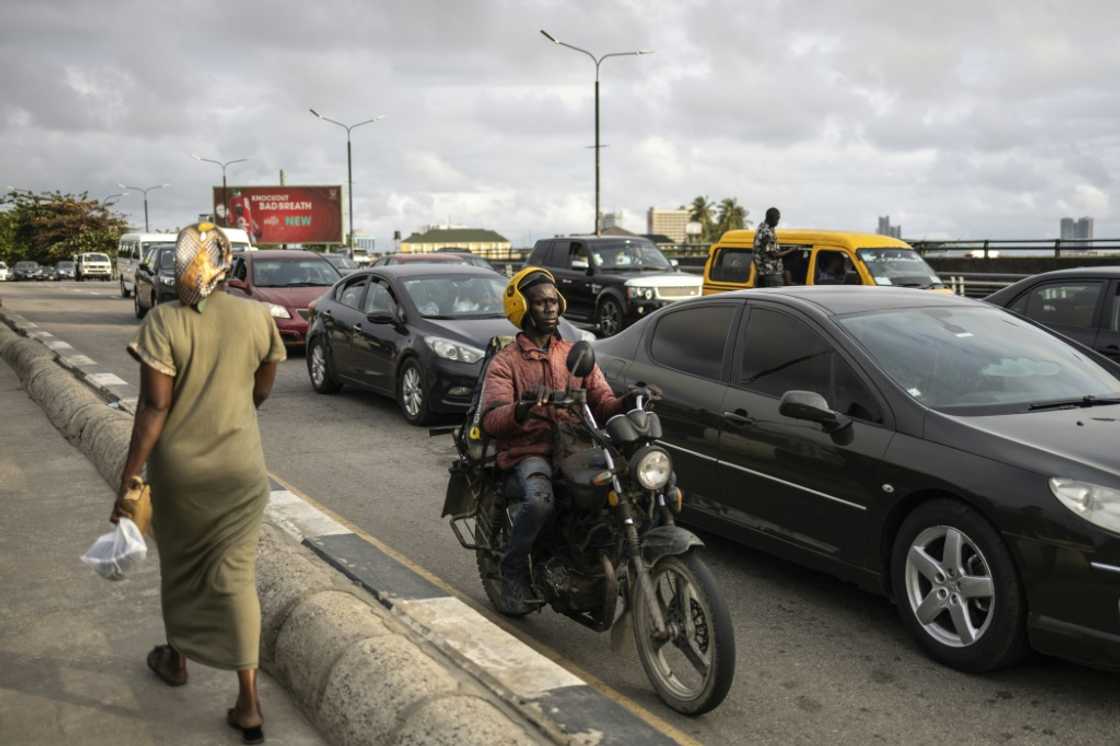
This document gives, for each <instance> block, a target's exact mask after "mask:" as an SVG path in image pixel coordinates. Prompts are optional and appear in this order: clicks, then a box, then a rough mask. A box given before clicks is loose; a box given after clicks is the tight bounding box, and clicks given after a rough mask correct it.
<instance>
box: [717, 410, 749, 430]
mask: <svg viewBox="0 0 1120 746" xmlns="http://www.w3.org/2000/svg"><path fill="white" fill-rule="evenodd" d="M723 419H725V420H727V421H728V422H730V423H731V424H732V425H736V426H737V427H746V426H747V425H751V424H754V420H753V419H752V418H751V416H750V415H748V414H747V410H745V409H736V410H735V411H734V412H724V413H723Z"/></svg>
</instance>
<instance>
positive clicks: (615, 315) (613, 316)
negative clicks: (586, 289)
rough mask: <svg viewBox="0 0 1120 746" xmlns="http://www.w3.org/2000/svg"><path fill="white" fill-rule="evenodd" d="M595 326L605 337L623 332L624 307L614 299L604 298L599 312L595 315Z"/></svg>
mask: <svg viewBox="0 0 1120 746" xmlns="http://www.w3.org/2000/svg"><path fill="white" fill-rule="evenodd" d="M595 326H597V327H598V328H599V333H600V334H601V335H603V336H604V337H610V336H613V335H615V334H618V333H619V332H620V331H622V307H621V306H619V305H618V301H616V300H615V299H613V298H604V299H603V300H602V301H600V303H599V311H598V313H596V315H595Z"/></svg>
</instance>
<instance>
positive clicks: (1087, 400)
mask: <svg viewBox="0 0 1120 746" xmlns="http://www.w3.org/2000/svg"><path fill="white" fill-rule="evenodd" d="M1109 404H1120V399H1118V398H1111V397H1107V396H1093V395H1092V394H1088V395H1086V396H1083V397H1081V398H1080V399H1059V400H1057V401H1047V402H1038V403H1037V404H1032V405H1030V406H1029V407H1028V408H1027V409H1028V411H1031V412H1035V411H1038V410H1040V409H1061V408H1062V407H1101V406H1106V405H1109Z"/></svg>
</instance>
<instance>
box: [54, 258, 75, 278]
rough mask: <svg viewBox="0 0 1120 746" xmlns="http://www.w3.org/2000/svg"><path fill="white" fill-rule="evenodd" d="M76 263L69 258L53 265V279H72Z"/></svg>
mask: <svg viewBox="0 0 1120 746" xmlns="http://www.w3.org/2000/svg"><path fill="white" fill-rule="evenodd" d="M76 268H77V265H76V264H75V263H74V262H71V261H69V260H63V261H61V262H58V263H57V264H55V265H54V279H56V280H73V279H74V278H75V276H76V275H75V271H76Z"/></svg>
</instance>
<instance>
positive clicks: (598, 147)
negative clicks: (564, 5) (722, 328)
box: [541, 28, 653, 236]
mask: <svg viewBox="0 0 1120 746" xmlns="http://www.w3.org/2000/svg"><path fill="white" fill-rule="evenodd" d="M541 36H543V37H544V38H546V39H548V40H549V41H550V42H552V43H553V44H557V45H559V46H561V47H567V48H568V49H572V50H574V51H576V52H582V53H583V54H586V55H587V56H588V57H590V58H591V61H592V62H594V63H595V235H596V236H598V235H600V234H601V230H600V215H599V151H600V150H601V149H602V146H601V145H599V67H600V66H601V65H602V64H603V60H606V59H609V58H610V57H637V56H638V55H642V54H653V50H652V49H638V50H635V51H633V52H610V53H608V54H604V55H602V56H601V57H596V56H595V55H593V54H592V53H591V52H588V51H587V50H586V49H580V48H579V47H577V46H575V45H574V44H568V43H567V42H563V41H560V40H559V39H557V38H556V37H554V36H553V35H552V34H550V33H548V32H547V31H545V30H544V29H543V28H542V29H541Z"/></svg>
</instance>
